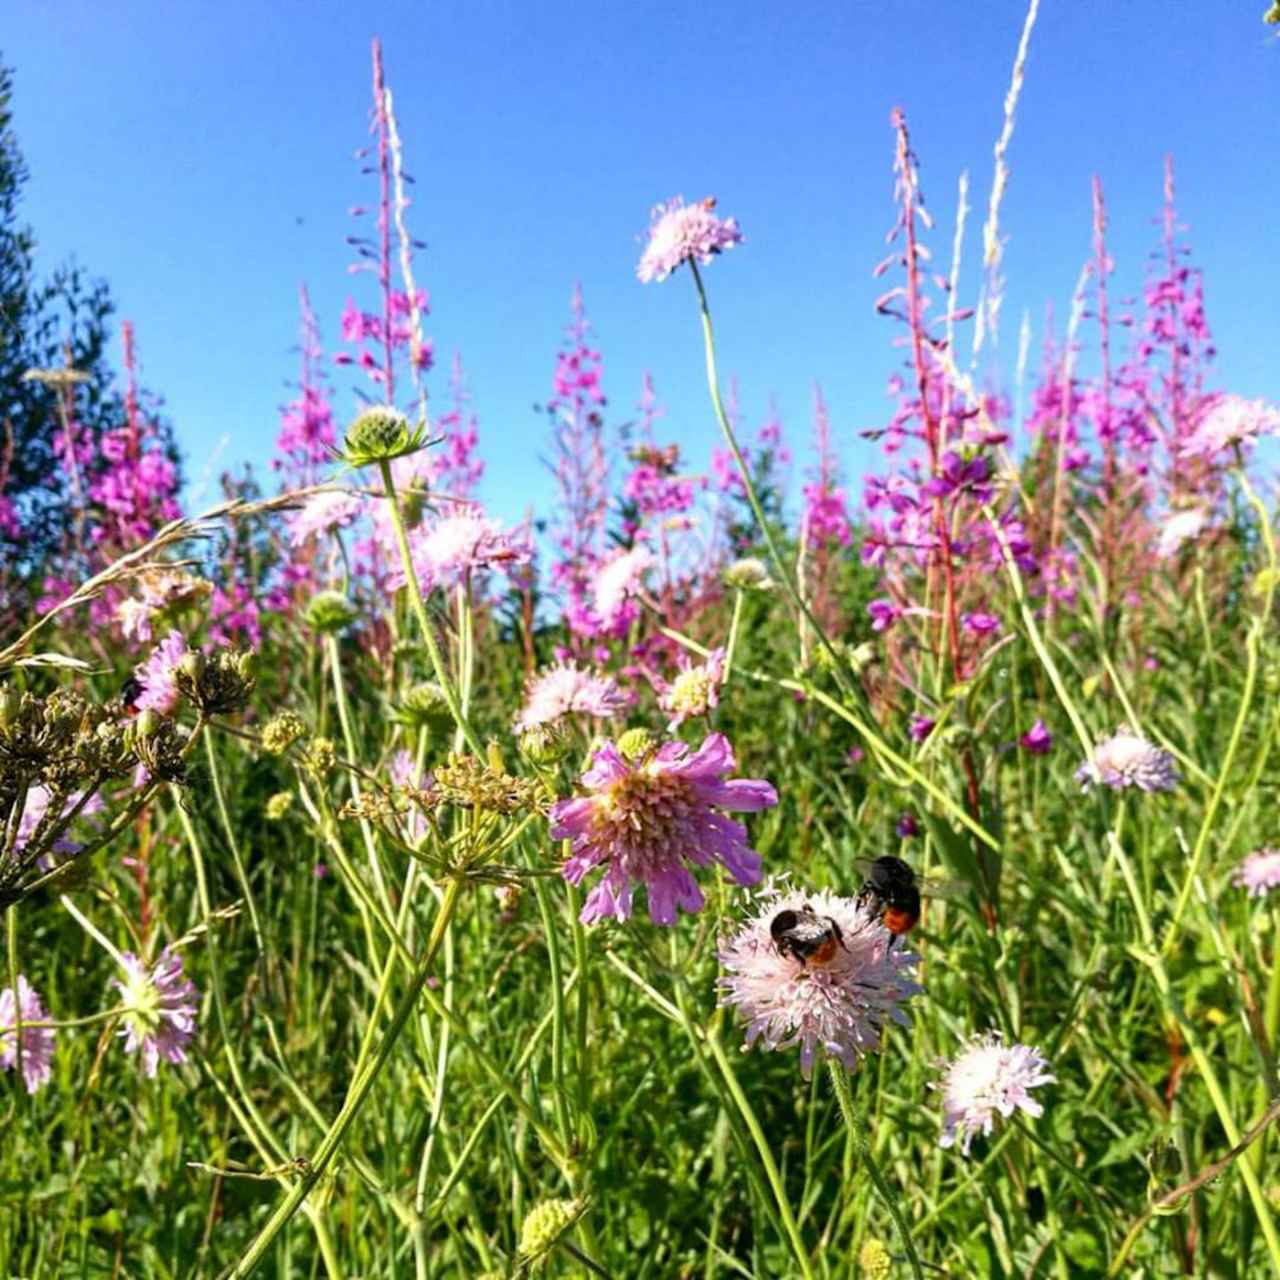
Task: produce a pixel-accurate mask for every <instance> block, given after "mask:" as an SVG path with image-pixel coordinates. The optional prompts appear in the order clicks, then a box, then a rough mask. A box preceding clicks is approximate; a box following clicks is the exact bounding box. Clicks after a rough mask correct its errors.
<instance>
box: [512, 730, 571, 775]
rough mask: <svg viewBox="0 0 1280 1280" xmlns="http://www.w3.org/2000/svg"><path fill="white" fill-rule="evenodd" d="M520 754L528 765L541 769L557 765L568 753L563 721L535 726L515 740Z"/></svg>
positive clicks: (567, 739)
mask: <svg viewBox="0 0 1280 1280" xmlns="http://www.w3.org/2000/svg"><path fill="white" fill-rule="evenodd" d="M517 743H518V745H519V747H520V754H521V755H522V756H524V758H525V759H526V760H528V761H529V763H530V764H534V765H538V766H540V767H543V768H547V767H550V766H551V765H557V764H559V763H560V761H561V760H563V759H564V758H565V756H566V755H568V753H569V736H568V733H567V732H566V730H565V725H564V722H563V721H553V722H552V723H551V724H537V725H534V726H533V727H532V728H529V729H526V730H525V731H524V732H523V733H522V734H521V735H520V737H519V738H518V739H517Z"/></svg>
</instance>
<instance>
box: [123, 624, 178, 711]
mask: <svg viewBox="0 0 1280 1280" xmlns="http://www.w3.org/2000/svg"><path fill="white" fill-rule="evenodd" d="M186 653H187V638H186V636H184V635H183V634H182V632H181V631H170V632H169V634H168V635H167V636H165V638H164V639H163V640H161V641H160V643H159V644H158V645H156V647H155V648H154V649H153V650H152V651H151V655H150V657H148V658H147V660H146V662H144V663H143V664H142V666H140V667H139V668H138V670H137V673H136V674H137V679H138V683H139V684H140V685H141V686H142V692H141V693H140V694H138V696H137V697H136V698H135V699H134V700H133V705H134V706H135V707H137V709H138V710H139V711H145V710H146V709H147V708H148V707H149V708H150V709H151V710H152V711H158V712H159V713H160V714H161V715H163V716H167V715H169V714H170V713H171V712H172V711H173V709H174V708H175V707H176V706H177V705H178V685H177V674H178V663H180V662H181V661H182V659H183V658H184V657H185V656H186Z"/></svg>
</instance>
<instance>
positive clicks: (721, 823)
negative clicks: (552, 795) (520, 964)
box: [551, 733, 778, 924]
mask: <svg viewBox="0 0 1280 1280" xmlns="http://www.w3.org/2000/svg"><path fill="white" fill-rule="evenodd" d="M733 767H734V758H733V748H732V747H731V746H730V745H729V740H728V739H727V738H726V737H725V736H724V735H723V734H720V733H713V734H710V735H709V736H708V737H707V739H706V740H705V741H704V742H703V744H702V745H701V746H700V747H699V748H698V749H697V750H696V751H695V752H693V753H692V754H690V749H689V746H688V744H686V743H683V742H667V743H664V744H663V745H662V746H661V747H659V748H658V749H657V750H656V751H653V752H649V753H646V754H645V755H644V756H642V757H641V758H640V759H638V760H628V759H626V758H625V757H624V756H623V755H622V753H621V752H620V751H619V750H618V748H617V746H615V745H614V743H612V742H606V743H605V744H604V746H602V747H601V748H600V749H599V750H598V751H597V752H596V753H595V757H594V759H593V760H592V762H591V767H590V768H589V769H588V770H587V771H586V772H585V773H584V774H583V775H582V781H583V783H584V785H585V786H586V788H587V790H588V794H587V795H584V796H578V797H575V798H573V799H571V800H561V801H558V802H557V803H556V804H555V805H553V806H552V809H551V836H552V838H553V839H556V840H564V839H571V840H572V841H573V852H572V854H571V856H570V857H569V859H568V860H567V861H566V862H565V864H564V869H563V874H564V878H565V879H566V880H568V881H569V882H570V883H572V884H579V883H581V881H582V878H583V877H584V876H585V875H586V874H587V872H588V871H590V870H592V868H594V867H597V866H601V865H607V870H606V872H605V876H604V879H603V880H601V881H600V883H599V884H597V885H596V887H595V888H594V889H592V891H591V892H590V893H589V894H588V895H587V900H586V902H585V904H584V905H583V908H582V913H581V919H582V921H583V923H584V924H590V923H593V922H594V921H596V920H602V919H605V918H606V917H608V916H615V917H617V918H618V919H619V920H626V919H629V918H630V916H631V897H632V893H633V890H634V887H635V885H636V884H637V883H639V884H643V885H644V886H645V887H646V888H647V890H648V895H649V916H650V918H651V919H652V920H653V922H654V923H655V924H674V923H675V919H676V908H677V907H682V908H683V909H684V910H685V911H699V910H701V908H702V905H703V898H702V892H701V890H700V889H699V888H698V885H697V882H696V881H695V880H694V878H693V876H692V875H690V873H689V869H688V865H687V864H688V863H693V864H694V865H695V866H699V867H706V866H710V865H711V864H712V863H713V862H719V863H721V864H722V865H723V866H724V867H725V869H726V870H727V871H728V872H729V874H730V875H732V876H733V878H734V879H735V880H737V881H738V883H739V884H755V883H756V881H757V880H759V879H760V855H759V854H758V853H756V852H755V850H754V849H752V848H750V846H749V845H748V844H747V831H746V828H745V827H744V826H743V825H742V824H741V823H739V822H734V821H733V820H732V819H731V818H727V817H725V816H724V815H723V814H722V813H720V812H718V810H722V809H728V810H734V811H738V812H744V813H749V812H755V811H756V810H759V809H766V808H769V807H770V806H772V805H775V804H777V803H778V793H777V792H776V791H775V790H774V789H773V787H772V786H770V785H769V783H767V782H765V781H763V780H761V779H755V778H730V779H728V780H726V779H725V776H724V775H725V774H727V773H728V772H729V771H730V770H732V769H733Z"/></svg>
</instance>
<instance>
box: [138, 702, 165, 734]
mask: <svg viewBox="0 0 1280 1280" xmlns="http://www.w3.org/2000/svg"><path fill="white" fill-rule="evenodd" d="M160 721H161V716H160V713H159V712H158V711H157V710H156V709H155V708H154V707H145V708H143V710H141V711H139V712H138V718H137V719H136V720H135V721H134V722H133V724H134V732H135V733H136V734H137V735H138V737H139V738H154V737H155V736H156V734H157V733H158V732H159V731H160Z"/></svg>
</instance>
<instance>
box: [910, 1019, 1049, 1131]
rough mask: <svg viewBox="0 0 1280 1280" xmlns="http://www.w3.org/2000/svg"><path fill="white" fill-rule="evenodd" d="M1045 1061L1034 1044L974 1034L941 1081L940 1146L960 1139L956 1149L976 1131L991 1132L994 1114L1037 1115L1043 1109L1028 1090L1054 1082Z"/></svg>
mask: <svg viewBox="0 0 1280 1280" xmlns="http://www.w3.org/2000/svg"><path fill="white" fill-rule="evenodd" d="M1048 1067H1049V1064H1048V1062H1047V1061H1046V1060H1045V1058H1044V1055H1043V1054H1041V1052H1040V1051H1039V1049H1035V1048H1032V1047H1031V1046H1029V1045H1025V1044H1011V1045H1006V1044H1004V1043H1003V1041H1002V1040H1001V1039H1000V1036H999V1035H998V1034H997V1033H995V1032H988V1033H987V1034H986V1035H985V1036H975V1037H974V1038H973V1039H971V1040H970V1041H969V1042H968V1043H967V1044H966V1045H965V1047H964V1048H963V1049H962V1050H961V1051H960V1053H959V1054H957V1056H956V1057H955V1058H954V1059H953V1060H952V1061H951V1063H950V1064H949V1065H948V1066H947V1070H946V1074H945V1075H944V1076H943V1080H942V1083H941V1084H940V1085H935V1086H934V1087H935V1088H939V1089H941V1090H942V1137H941V1138H940V1139H939V1140H938V1145H939V1146H941V1147H950V1146H952V1145H953V1144H954V1143H955V1141H956V1138H957V1137H958V1138H960V1139H961V1146H960V1149H961V1150H962V1151H963V1152H964V1153H965V1155H968V1154H969V1144H970V1143H971V1142H972V1141H973V1135H974V1134H975V1133H978V1132H982V1133H990V1132H991V1126H992V1123H993V1122H994V1120H995V1117H996V1114H997V1113H999V1114H1000V1115H1002V1116H1005V1117H1008V1116H1011V1115H1013V1113H1014V1111H1015V1110H1022V1111H1025V1112H1026V1113H1027V1115H1029V1116H1038V1115H1040V1114H1041V1113H1042V1112H1043V1111H1044V1108H1043V1107H1042V1106H1041V1105H1040V1104H1039V1103H1038V1102H1037V1101H1036V1100H1035V1099H1034V1098H1033V1097H1032V1096H1031V1090H1032V1089H1035V1088H1037V1087H1038V1086H1040V1085H1042V1084H1052V1083H1054V1081H1055V1079H1056V1077H1055V1076H1052V1075H1050V1074H1049V1070H1048Z"/></svg>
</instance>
